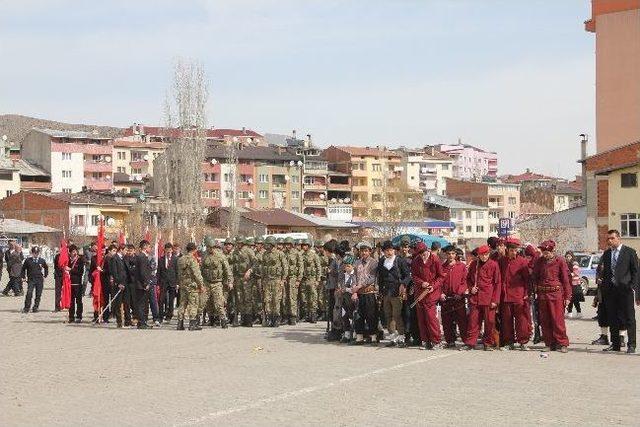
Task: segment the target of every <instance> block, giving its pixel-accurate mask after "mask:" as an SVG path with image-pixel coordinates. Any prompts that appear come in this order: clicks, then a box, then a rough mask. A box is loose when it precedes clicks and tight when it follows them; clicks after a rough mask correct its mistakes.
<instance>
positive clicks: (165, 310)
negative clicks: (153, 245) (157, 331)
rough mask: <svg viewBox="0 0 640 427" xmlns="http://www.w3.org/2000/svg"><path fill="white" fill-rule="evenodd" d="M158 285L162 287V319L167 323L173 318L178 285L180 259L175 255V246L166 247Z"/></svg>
mask: <svg viewBox="0 0 640 427" xmlns="http://www.w3.org/2000/svg"><path fill="white" fill-rule="evenodd" d="M158 283H159V285H160V301H158V304H159V308H160V317H161V318H162V317H163V316H164V319H165V320H166V321H169V320H171V318H172V317H173V306H174V301H175V300H176V286H177V284H178V257H176V256H175V255H174V254H173V245H172V244H171V243H166V244H165V245H164V255H163V256H162V257H160V260H159V262H158Z"/></svg>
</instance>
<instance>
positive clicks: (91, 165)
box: [84, 160, 113, 172]
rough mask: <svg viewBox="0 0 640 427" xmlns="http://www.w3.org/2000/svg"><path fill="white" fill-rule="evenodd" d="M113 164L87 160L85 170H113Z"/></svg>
mask: <svg viewBox="0 0 640 427" xmlns="http://www.w3.org/2000/svg"><path fill="white" fill-rule="evenodd" d="M112 170H113V165H112V164H111V163H107V162H94V161H93V160H85V162H84V171H85V172H111V171H112Z"/></svg>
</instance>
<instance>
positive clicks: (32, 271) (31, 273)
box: [22, 246, 49, 313]
mask: <svg viewBox="0 0 640 427" xmlns="http://www.w3.org/2000/svg"><path fill="white" fill-rule="evenodd" d="M48 275H49V266H48V265H47V263H46V262H45V260H44V259H42V258H41V257H40V248H38V247H37V246H34V247H32V248H31V257H29V258H27V259H26V260H25V262H24V264H22V280H26V281H27V296H26V297H25V299H24V309H23V310H22V312H23V313H28V312H29V308H31V298H32V297H33V290H34V289H35V290H36V299H35V301H34V302H33V312H34V313H37V312H38V309H39V307H40V298H41V297H42V288H43V287H44V278H45V277H47V276H48Z"/></svg>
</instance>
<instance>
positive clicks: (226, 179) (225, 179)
mask: <svg viewBox="0 0 640 427" xmlns="http://www.w3.org/2000/svg"><path fill="white" fill-rule="evenodd" d="M230 179H231V178H230V176H229V174H228V173H225V174H224V182H229V180H230Z"/></svg>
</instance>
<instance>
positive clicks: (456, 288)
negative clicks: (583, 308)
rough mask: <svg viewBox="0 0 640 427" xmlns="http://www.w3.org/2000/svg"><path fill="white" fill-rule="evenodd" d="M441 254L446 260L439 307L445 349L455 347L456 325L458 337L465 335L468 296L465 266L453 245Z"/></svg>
mask: <svg viewBox="0 0 640 427" xmlns="http://www.w3.org/2000/svg"><path fill="white" fill-rule="evenodd" d="M443 252H444V253H445V255H446V256H447V260H446V261H445V262H444V264H443V265H442V274H443V279H442V290H441V294H440V305H441V307H442V311H441V314H440V316H441V317H442V330H443V332H444V339H445V341H446V342H447V348H455V346H456V329H455V328H456V325H458V330H459V331H460V336H461V337H462V338H463V339H464V337H465V336H466V335H467V311H466V308H465V298H466V296H467V295H468V294H469V289H468V288H467V266H466V265H465V264H464V263H463V262H460V258H459V255H458V252H457V249H456V247H455V246H453V245H449V246H446V247H445V248H444V249H443Z"/></svg>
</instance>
